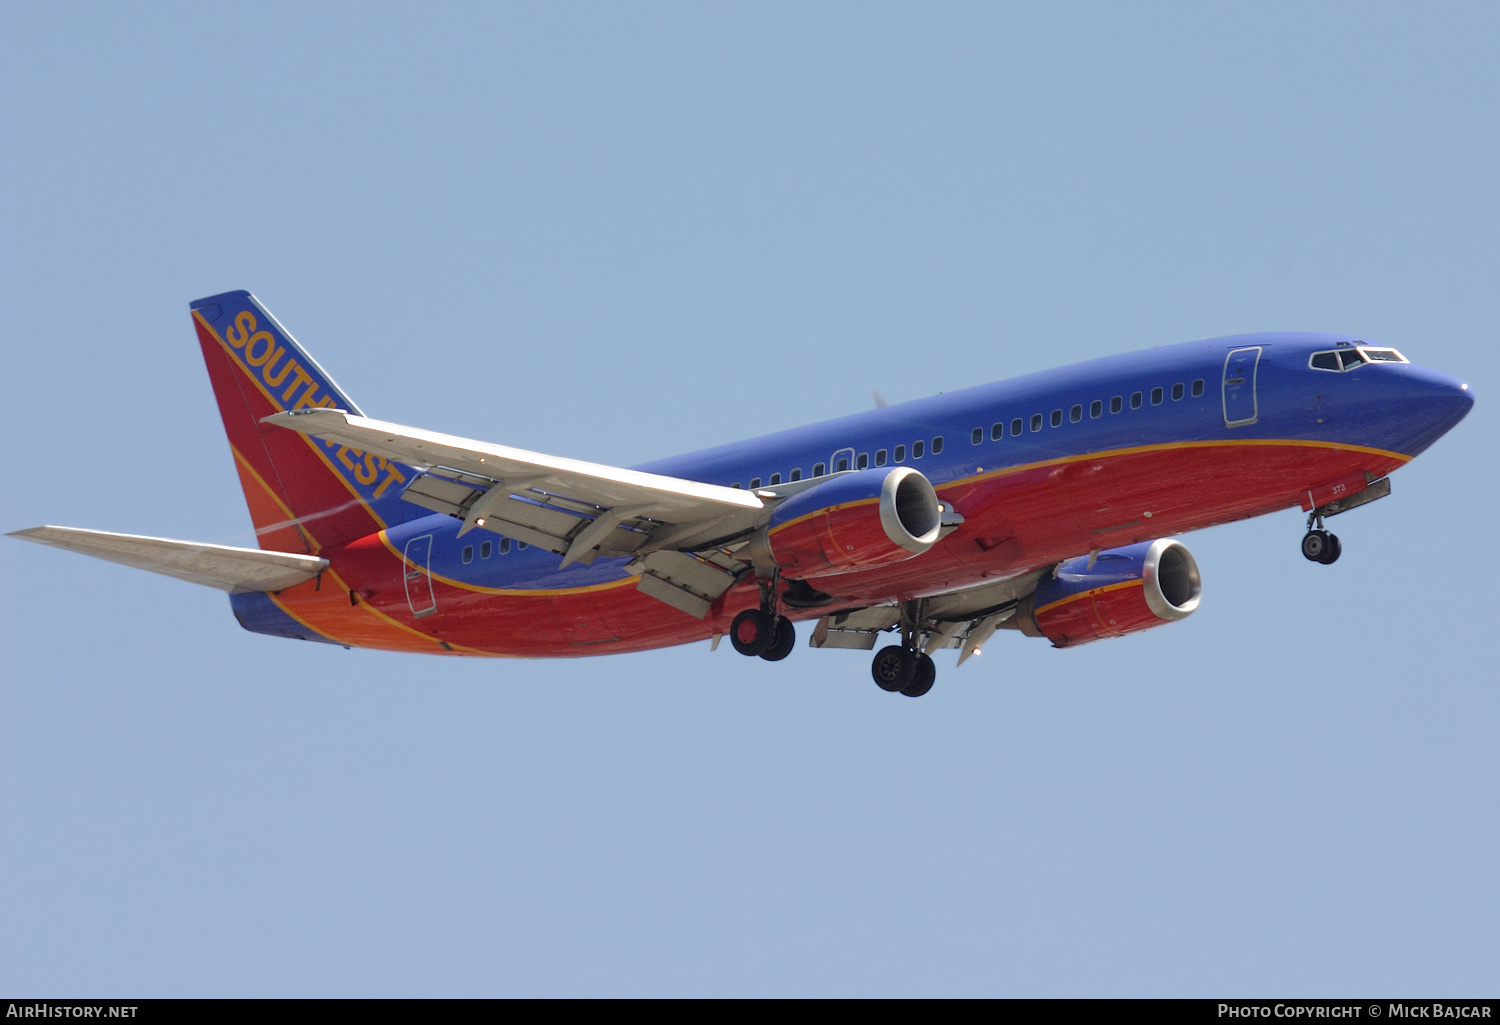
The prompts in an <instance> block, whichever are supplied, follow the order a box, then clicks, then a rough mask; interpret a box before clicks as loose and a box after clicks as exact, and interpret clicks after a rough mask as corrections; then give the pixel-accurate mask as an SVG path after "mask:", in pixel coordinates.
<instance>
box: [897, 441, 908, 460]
mask: <svg viewBox="0 0 1500 1025" xmlns="http://www.w3.org/2000/svg"><path fill="white" fill-rule="evenodd" d="M896 462H898V463H904V462H906V446H905V445H897V446H896Z"/></svg>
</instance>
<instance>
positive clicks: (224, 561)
mask: <svg viewBox="0 0 1500 1025" xmlns="http://www.w3.org/2000/svg"><path fill="white" fill-rule="evenodd" d="M10 536H11V537H18V538H20V539H21V540H23V541H35V542H36V543H37V544H43V545H50V546H52V547H53V548H66V549H67V550H68V551H70V552H80V553H82V554H84V555H92V556H94V557H95V558H96V559H107V560H109V561H110V562H118V563H121V564H122V565H125V566H132V567H134V568H135V569H145V570H150V571H151V572H153V573H162V574H164V575H166V576H169V577H176V578H177V579H178V580H186V581H188V582H189V583H193V584H203V585H204V586H206V587H214V588H217V589H218V590H220V591H228V592H229V593H230V594H250V593H254V592H258V591H279V590H281V589H282V588H286V587H291V586H292V585H294V584H300V583H302V582H303V581H305V580H311V579H312V578H313V577H315V576H317V575H318V574H319V573H321V572H323V570H325V569H327V568H328V560H327V559H324V558H320V557H318V556H316V555H297V554H295V553H292V552H267V551H262V550H260V549H259V548H233V547H230V546H229V545H210V544H201V543H199V542H196V541H172V540H169V539H167V538H163V537H142V536H140V535H138V534H112V533H109V532H108V531H103V530H84V529H81V528H79V527H29V528H27V529H26V530H17V531H14V532H13V533H12V534H11V535H10Z"/></svg>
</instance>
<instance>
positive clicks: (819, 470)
mask: <svg viewBox="0 0 1500 1025" xmlns="http://www.w3.org/2000/svg"><path fill="white" fill-rule="evenodd" d="M827 472H828V467H827V466H825V465H823V464H822V463H813V476H814V477H821V476H823V475H824V474H825V473H827Z"/></svg>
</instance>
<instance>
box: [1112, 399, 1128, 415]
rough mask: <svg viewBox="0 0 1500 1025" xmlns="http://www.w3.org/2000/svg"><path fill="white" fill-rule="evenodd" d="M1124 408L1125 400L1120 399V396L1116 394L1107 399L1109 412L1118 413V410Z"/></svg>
mask: <svg viewBox="0 0 1500 1025" xmlns="http://www.w3.org/2000/svg"><path fill="white" fill-rule="evenodd" d="M1124 408H1125V400H1124V399H1122V398H1120V396H1118V395H1116V396H1115V397H1114V398H1112V399H1110V400H1109V411H1110V412H1111V413H1118V412H1119V411H1120V410H1122V409H1124Z"/></svg>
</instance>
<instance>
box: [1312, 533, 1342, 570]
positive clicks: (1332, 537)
mask: <svg viewBox="0 0 1500 1025" xmlns="http://www.w3.org/2000/svg"><path fill="white" fill-rule="evenodd" d="M1343 554H1344V545H1343V542H1341V541H1340V540H1339V536H1338V535H1337V534H1329V535H1328V550H1327V551H1325V552H1324V553H1323V554H1322V556H1321V557H1319V559H1318V561H1319V562H1321V563H1322V564H1323V565H1325V566H1331V565H1333V564H1334V563H1335V562H1338V561H1339V556H1340V555H1343Z"/></svg>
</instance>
